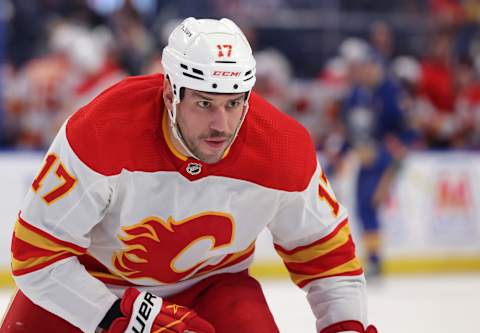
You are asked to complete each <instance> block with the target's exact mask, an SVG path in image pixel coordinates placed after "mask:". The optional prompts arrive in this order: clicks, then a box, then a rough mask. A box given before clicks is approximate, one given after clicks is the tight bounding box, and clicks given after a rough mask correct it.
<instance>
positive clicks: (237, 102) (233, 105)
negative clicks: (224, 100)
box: [227, 99, 242, 108]
mask: <svg viewBox="0 0 480 333" xmlns="http://www.w3.org/2000/svg"><path fill="white" fill-rule="evenodd" d="M241 103H242V101H241V99H234V100H233V101H228V104H227V107H229V108H236V107H239V106H240V105H241Z"/></svg>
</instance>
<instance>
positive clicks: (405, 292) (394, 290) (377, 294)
mask: <svg viewBox="0 0 480 333" xmlns="http://www.w3.org/2000/svg"><path fill="white" fill-rule="evenodd" d="M262 284H263V286H264V291H265V295H266V297H267V300H268V302H269V305H270V307H271V309H272V312H273V314H274V316H275V319H276V321H277V324H278V326H279V328H280V332H282V333H309V332H311V333H314V332H315V324H314V318H313V315H312V313H311V311H310V308H309V306H308V303H307V301H306V299H305V296H304V293H303V291H301V290H300V289H298V288H297V287H295V286H294V285H293V284H292V283H290V282H287V281H262ZM11 293H12V290H8V289H7V290H1V289H0V314H2V315H3V313H4V311H5V309H6V307H7V305H8V302H9V298H10V294H11ZM368 294H369V307H370V309H369V317H370V321H371V322H373V323H375V324H376V325H377V327H378V328H379V332H380V333H475V332H480V324H479V317H478V313H479V309H480V275H460V276H459V275H449V276H422V277H418V276H417V277H389V278H386V279H384V280H383V281H381V282H380V283H376V284H373V283H372V284H370V286H369V291H368Z"/></svg>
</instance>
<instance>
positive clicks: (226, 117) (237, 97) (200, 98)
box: [177, 89, 245, 163]
mask: <svg viewBox="0 0 480 333" xmlns="http://www.w3.org/2000/svg"><path fill="white" fill-rule="evenodd" d="M244 110H245V93H240V94H210V93H205V92H200V91H196V90H191V89H185V96H184V97H183V98H182V101H181V102H180V103H179V104H178V105H177V124H178V128H179V130H180V133H181V134H182V136H183V138H184V140H185V143H186V144H187V146H188V148H189V149H190V150H191V152H192V153H193V154H195V156H197V157H198V158H199V159H200V160H202V161H204V162H207V163H215V162H218V161H219V160H220V159H221V158H222V156H223V154H224V153H225V150H226V149H227V148H228V147H229V146H230V143H231V142H232V141H233V139H234V134H235V131H236V129H237V127H238V126H239V125H240V121H241V119H242V116H243V112H244Z"/></svg>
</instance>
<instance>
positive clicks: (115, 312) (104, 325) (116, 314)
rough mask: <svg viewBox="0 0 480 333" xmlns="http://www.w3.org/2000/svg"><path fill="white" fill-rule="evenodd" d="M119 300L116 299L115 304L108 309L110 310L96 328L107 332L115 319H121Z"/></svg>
mask: <svg viewBox="0 0 480 333" xmlns="http://www.w3.org/2000/svg"><path fill="white" fill-rule="evenodd" d="M120 302H121V300H120V299H117V300H116V301H115V303H113V305H112V306H111V307H110V310H108V312H107V313H106V314H105V317H103V319H102V321H101V322H100V324H98V327H99V328H101V329H103V330H108V329H109V327H110V325H111V324H112V323H113V321H114V320H115V319H117V318H120V317H123V316H124V315H123V314H122V311H121V310H120Z"/></svg>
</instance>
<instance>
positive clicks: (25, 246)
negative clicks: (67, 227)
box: [12, 218, 86, 276]
mask: <svg viewBox="0 0 480 333" xmlns="http://www.w3.org/2000/svg"><path fill="white" fill-rule="evenodd" d="M85 251H86V249H83V248H81V247H79V246H77V245H74V244H71V243H69V242H65V241H61V240H58V239H57V238H55V237H53V236H51V235H48V234H47V233H45V232H43V231H41V230H39V229H38V228H35V227H33V226H32V225H30V224H28V223H27V222H25V221H24V220H23V219H21V218H19V219H18V221H17V223H16V225H15V230H14V233H13V239H12V273H13V275H16V276H19V275H23V274H26V273H30V272H33V271H36V270H39V269H42V268H44V267H46V266H48V265H51V264H53V263H54V262H57V261H59V260H62V259H65V258H68V257H71V256H78V255H81V254H83V253H85Z"/></svg>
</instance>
